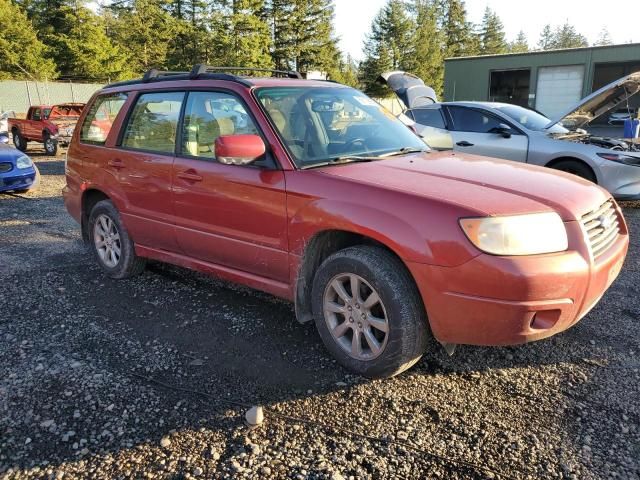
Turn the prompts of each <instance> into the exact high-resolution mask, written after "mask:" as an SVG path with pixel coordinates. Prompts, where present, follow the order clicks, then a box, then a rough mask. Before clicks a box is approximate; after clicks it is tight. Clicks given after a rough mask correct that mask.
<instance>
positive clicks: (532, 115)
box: [496, 105, 569, 133]
mask: <svg viewBox="0 0 640 480" xmlns="http://www.w3.org/2000/svg"><path fill="white" fill-rule="evenodd" d="M496 108H497V109H498V110H500V111H501V112H502V113H504V114H505V115H507V116H508V117H511V118H512V119H514V120H515V121H516V122H518V123H519V124H520V125H522V126H523V127H525V128H528V129H529V130H535V131H538V132H541V131H543V130H546V131H547V132H549V133H568V132H569V130H567V129H566V128H564V127H563V126H562V125H560V124H559V123H556V124H555V125H553V126H551V127H549V128H547V129H545V128H544V127H546V126H547V125H549V122H551V120H549V119H548V118H547V117H545V116H544V115H542V114H541V113H538V112H536V111H535V110H531V109H528V108H524V107H519V106H518V105H499V106H497V107H496Z"/></svg>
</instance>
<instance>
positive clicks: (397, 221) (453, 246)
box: [289, 199, 475, 264]
mask: <svg viewBox="0 0 640 480" xmlns="http://www.w3.org/2000/svg"><path fill="white" fill-rule="evenodd" d="M433 218H435V219H437V218H442V217H440V216H439V215H437V214H436V215H433ZM436 221H437V220H436ZM440 227H441V226H436V225H433V226H431V227H430V226H429V225H428V224H427V222H426V221H425V222H424V223H423V224H420V225H417V224H412V223H411V222H410V221H409V220H408V219H405V218H402V217H401V216H400V215H394V214H393V213H391V212H388V211H384V210H382V209H380V208H379V207H374V206H367V205H363V204H358V203H355V202H349V201H345V200H330V199H316V200H313V201H311V202H309V203H307V204H306V205H304V206H303V207H302V208H300V209H299V210H298V211H296V212H295V214H294V215H293V216H292V217H291V218H290V220H289V251H290V252H291V253H292V254H294V255H298V256H302V254H303V253H304V249H305V247H306V245H307V244H308V243H309V241H310V240H311V239H312V238H313V237H314V236H315V235H317V234H318V233H320V232H323V231H329V230H339V231H345V232H352V233H357V234H360V235H363V236H365V237H368V238H371V239H373V240H376V241H377V242H380V243H382V244H383V245H385V246H386V247H388V248H389V249H391V250H392V251H393V252H394V253H396V255H398V256H399V257H400V258H402V259H403V260H404V261H411V262H418V263H429V264H441V263H449V261H445V259H444V258H442V256H440V258H436V257H437V256H438V255H437V253H436V254H434V248H432V244H431V243H430V242H429V240H427V238H428V237H427V236H426V235H425V230H431V231H438V230H441V229H440ZM437 237H438V234H437V232H434V235H433V237H431V238H437ZM451 240H453V239H451ZM446 243H447V245H444V246H445V247H446V249H447V250H448V252H449V254H451V256H452V257H455V259H456V262H455V263H458V262H460V263H462V262H464V261H467V260H469V259H470V258H472V257H473V256H475V255H474V254H473V252H472V251H471V250H470V249H467V248H465V245H464V243H458V242H455V241H451V242H446ZM442 246H443V245H434V246H433V247H435V250H436V251H437V250H438V249H439V247H442ZM447 260H448V259H447Z"/></svg>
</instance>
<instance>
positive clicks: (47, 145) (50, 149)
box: [42, 133, 58, 157]
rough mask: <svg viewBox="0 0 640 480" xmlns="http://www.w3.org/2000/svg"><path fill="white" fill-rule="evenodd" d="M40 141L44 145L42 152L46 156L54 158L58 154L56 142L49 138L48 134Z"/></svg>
mask: <svg viewBox="0 0 640 480" xmlns="http://www.w3.org/2000/svg"><path fill="white" fill-rule="evenodd" d="M42 140H43V143H44V151H45V152H47V155H50V156H52V157H53V156H55V155H56V154H57V153H58V141H57V140H55V139H53V138H51V135H50V134H49V133H45V134H44V135H43V138H42Z"/></svg>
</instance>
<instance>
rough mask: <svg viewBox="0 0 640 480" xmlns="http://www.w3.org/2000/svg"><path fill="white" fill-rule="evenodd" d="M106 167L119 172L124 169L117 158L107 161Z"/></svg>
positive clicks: (122, 163) (121, 162)
mask: <svg viewBox="0 0 640 480" xmlns="http://www.w3.org/2000/svg"><path fill="white" fill-rule="evenodd" d="M107 165H109V166H110V167H111V168H115V169H116V170H120V169H121V168H124V162H123V161H122V160H120V159H119V158H114V159H112V160H109V161H108V162H107Z"/></svg>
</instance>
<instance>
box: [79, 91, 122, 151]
mask: <svg viewBox="0 0 640 480" xmlns="http://www.w3.org/2000/svg"><path fill="white" fill-rule="evenodd" d="M126 100H127V94H126V93H112V94H109V95H100V96H99V97H98V98H96V101H95V102H93V104H92V105H91V108H90V109H89V112H87V116H86V117H85V119H84V122H83V123H82V129H81V130H80V141H81V142H84V143H93V144H95V145H104V142H105V141H106V140H107V136H108V135H109V132H110V131H111V126H112V125H113V122H114V121H115V119H116V116H117V115H118V112H119V111H120V109H121V108H122V106H123V105H124V102H126Z"/></svg>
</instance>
